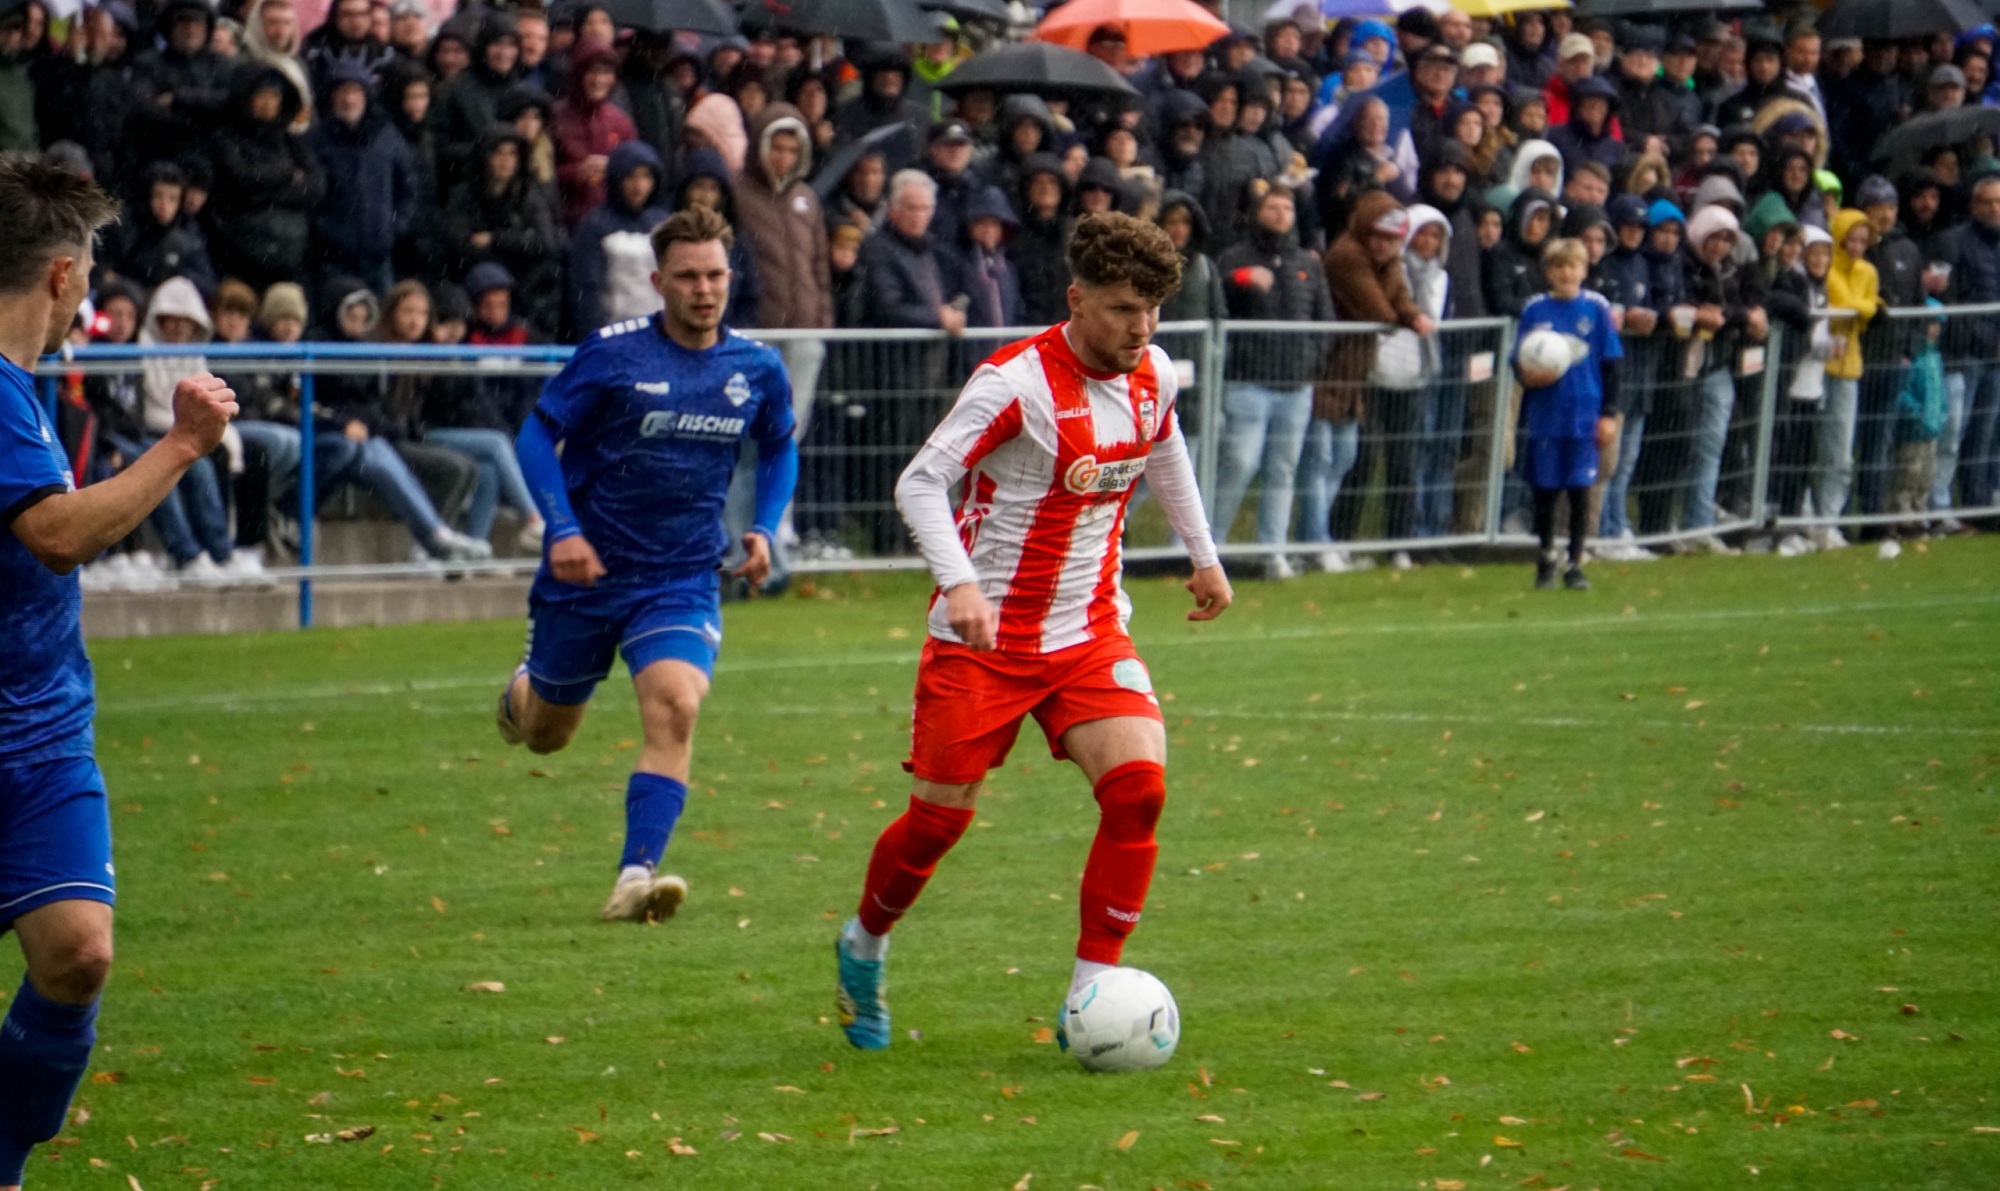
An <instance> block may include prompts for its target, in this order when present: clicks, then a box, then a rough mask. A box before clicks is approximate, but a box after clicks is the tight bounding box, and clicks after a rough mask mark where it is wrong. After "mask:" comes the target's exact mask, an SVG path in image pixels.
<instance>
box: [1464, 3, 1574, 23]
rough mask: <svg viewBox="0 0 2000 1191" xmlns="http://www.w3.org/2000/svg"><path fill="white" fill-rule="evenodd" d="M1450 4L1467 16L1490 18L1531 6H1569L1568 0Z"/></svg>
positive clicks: (1520, 10) (1521, 10) (1546, 7)
mask: <svg viewBox="0 0 2000 1191" xmlns="http://www.w3.org/2000/svg"><path fill="white" fill-rule="evenodd" d="M1451 6H1452V7H1453V8H1456V9H1457V10H1458V11H1460V12H1462V13H1464V14H1465V15H1466V16H1469V17H1484V18H1486V19H1488V20H1491V19H1493V18H1495V17H1503V16H1506V15H1507V14H1508V13H1510V12H1523V11H1526V10H1527V9H1531V8H1542V9H1548V8H1569V7H1571V4H1570V0H1451Z"/></svg>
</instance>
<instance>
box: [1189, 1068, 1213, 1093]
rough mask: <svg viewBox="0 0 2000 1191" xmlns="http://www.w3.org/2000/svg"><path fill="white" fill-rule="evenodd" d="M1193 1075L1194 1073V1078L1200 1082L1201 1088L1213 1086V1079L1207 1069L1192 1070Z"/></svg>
mask: <svg viewBox="0 0 2000 1191" xmlns="http://www.w3.org/2000/svg"><path fill="white" fill-rule="evenodd" d="M1194 1073H1195V1078H1197V1079H1199V1080H1201V1086H1202V1087H1204V1088H1211V1087H1214V1086H1215V1077H1214V1076H1212V1075H1210V1074H1209V1073H1208V1068H1206V1067H1196V1068H1195V1069H1194Z"/></svg>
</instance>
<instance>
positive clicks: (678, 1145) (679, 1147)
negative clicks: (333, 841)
mask: <svg viewBox="0 0 2000 1191" xmlns="http://www.w3.org/2000/svg"><path fill="white" fill-rule="evenodd" d="M698 1152H699V1151H697V1150H696V1149H695V1148H694V1147H693V1146H691V1145H685V1144H683V1143H682V1142H681V1139H680V1138H678V1137H669V1138H668V1139H667V1153H669V1154H672V1155H673V1156H674V1157H676V1158H692V1157H694V1156H695V1154H696V1153H698Z"/></svg>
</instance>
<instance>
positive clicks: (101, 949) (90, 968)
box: [33, 932, 111, 1005]
mask: <svg viewBox="0 0 2000 1191" xmlns="http://www.w3.org/2000/svg"><path fill="white" fill-rule="evenodd" d="M33 977H34V981H35V986H36V987H37V988H39V989H40V990H41V991H42V993H43V994H44V995H45V996H48V997H50V998H51V999H53V1000H57V1001H62V1002H65V1003H67V1004H72V1005H81V1004H83V1003H84V1002H86V1001H89V1000H91V999H92V998H93V997H95V996H97V994H98V993H100V992H102V991H103V990H104V983H105V981H107V980H109V979H110V978H111V935H110V934H109V933H108V932H104V933H99V932H90V933H87V934H78V935H76V936H74V937H72V938H68V939H64V940H63V941H62V942H61V943H60V944H59V945H58V946H57V947H56V948H55V949H54V950H53V951H52V952H51V953H49V955H48V956H47V962H45V963H43V964H39V965H37V966H36V968H35V971H34V973H33Z"/></svg>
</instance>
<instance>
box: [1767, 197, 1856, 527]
mask: <svg viewBox="0 0 2000 1191" xmlns="http://www.w3.org/2000/svg"><path fill="white" fill-rule="evenodd" d="M1773 256H1774V261H1773V263H1774V264H1775V266H1776V268H1775V271H1774V273H1773V275H1772V279H1771V291H1770V295H1769V298H1768V306H1767V309H1769V311H1770V313H1771V319H1772V321H1773V322H1775V323H1778V324H1780V325H1782V326H1783V328H1784V341H1783V342H1784V350H1783V358H1782V360H1781V361H1780V363H1779V370H1778V384H1779V389H1778V403H1777V408H1776V410H1775V411H1773V412H1774V419H1773V425H1772V427H1771V482H1770V488H1769V493H1768V497H1767V499H1768V501H1769V505H1770V509H1771V512H1772V514H1773V515H1774V516H1777V517H1799V516H1802V515H1804V513H1805V498H1806V492H1807V490H1808V488H1809V486H1810V481H1811V479H1812V462H1813V459H1812V454H1813V430H1814V427H1815V425H1816V423H1817V422H1818V420H1819V416H1820V409H1821V407H1822V406H1823V405H1824V398H1825V396H1826V362H1827V360H1828V358H1830V357H1831V356H1832V355H1833V354H1834V353H1835V350H1836V348H1838V347H1841V346H1842V345H1840V344H1837V343H1836V342H1835V339H1834V335H1833V332H1832V331H1831V330H1830V329H1829V323H1828V320H1827V317H1826V313H1827V306H1826V301H1827V295H1826V274H1827V270H1829V269H1831V268H1832V267H1833V236H1832V235H1830V234H1829V233H1827V232H1826V231H1824V230H1823V229H1821V228H1818V227H1806V228H1801V229H1798V235H1796V236H1795V237H1792V238H1787V239H1785V240H1781V241H1780V242H1779V243H1778V246H1777V251H1776V252H1775V253H1774V254H1773ZM1810 549H1812V544H1811V540H1810V539H1808V538H1807V537H1805V536H1804V535H1802V534H1799V533H1797V532H1792V533H1787V534H1786V535H1785V536H1784V537H1783V538H1781V539H1779V541H1778V543H1777V551H1778V553H1779V554H1781V555H1784V556H1785V557H1787V558H1790V557H1794V556H1796V555H1799V554H1803V553H1805V552H1806V551H1808V550H1810Z"/></svg>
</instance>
